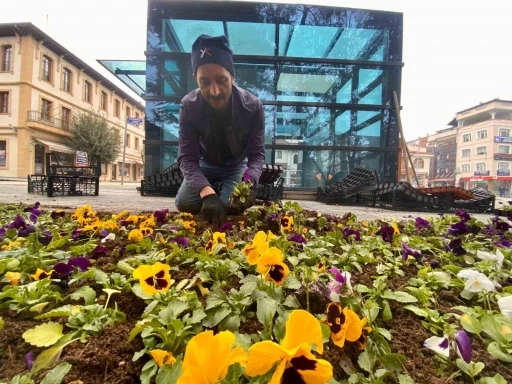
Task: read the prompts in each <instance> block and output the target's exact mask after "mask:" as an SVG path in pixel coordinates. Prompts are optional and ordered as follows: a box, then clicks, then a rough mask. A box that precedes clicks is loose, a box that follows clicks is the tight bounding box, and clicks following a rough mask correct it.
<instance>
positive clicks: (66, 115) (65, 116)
mask: <svg viewBox="0 0 512 384" xmlns="http://www.w3.org/2000/svg"><path fill="white" fill-rule="evenodd" d="M61 116H62V128H64V129H69V123H70V122H71V109H69V108H64V107H62V113H61Z"/></svg>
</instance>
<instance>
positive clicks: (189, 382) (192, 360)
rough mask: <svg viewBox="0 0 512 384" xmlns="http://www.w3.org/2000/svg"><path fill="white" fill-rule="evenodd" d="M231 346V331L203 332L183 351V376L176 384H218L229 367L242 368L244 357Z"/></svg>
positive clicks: (233, 342)
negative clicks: (236, 365) (236, 366)
mask: <svg viewBox="0 0 512 384" xmlns="http://www.w3.org/2000/svg"><path fill="white" fill-rule="evenodd" d="M234 344H235V335H234V333H232V332H230V331H222V332H219V333H217V334H216V335H214V334H213V331H205V332H201V333H199V334H197V335H195V336H194V337H192V338H191V339H190V340H189V342H188V343H187V348H186V349H185V357H184V359H183V366H182V368H181V369H182V372H183V373H182V375H181V376H180V378H179V379H178V381H177V384H196V383H198V384H199V383H201V384H217V383H220V382H221V381H222V380H223V379H224V378H225V377H226V376H227V374H228V370H229V367H230V366H231V365H233V364H236V363H240V364H241V365H242V366H245V365H246V362H247V353H246V352H245V351H244V350H243V348H242V347H234Z"/></svg>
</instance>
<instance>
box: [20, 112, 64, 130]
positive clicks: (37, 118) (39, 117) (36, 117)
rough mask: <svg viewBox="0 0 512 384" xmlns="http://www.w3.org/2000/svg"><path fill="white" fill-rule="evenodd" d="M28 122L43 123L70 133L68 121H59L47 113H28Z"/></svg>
mask: <svg viewBox="0 0 512 384" xmlns="http://www.w3.org/2000/svg"><path fill="white" fill-rule="evenodd" d="M27 121H32V122H37V123H41V124H43V125H47V126H49V127H53V128H58V129H62V130H64V131H68V132H69V126H70V124H69V121H68V120H62V119H57V118H56V117H51V116H49V115H48V114H47V113H41V112H40V111H28V116H27Z"/></svg>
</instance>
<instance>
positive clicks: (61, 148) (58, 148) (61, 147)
mask: <svg viewBox="0 0 512 384" xmlns="http://www.w3.org/2000/svg"><path fill="white" fill-rule="evenodd" d="M34 140H35V141H37V142H39V143H41V144H43V145H45V146H47V147H48V148H49V149H50V152H61V153H73V154H74V153H76V151H75V150H74V149H71V148H69V147H68V146H66V145H65V144H61V143H56V142H55V141H50V140H43V139H39V138H37V137H34Z"/></svg>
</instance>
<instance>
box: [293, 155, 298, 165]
mask: <svg viewBox="0 0 512 384" xmlns="http://www.w3.org/2000/svg"><path fill="white" fill-rule="evenodd" d="M298 163H299V155H297V154H295V155H293V164H298Z"/></svg>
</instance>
